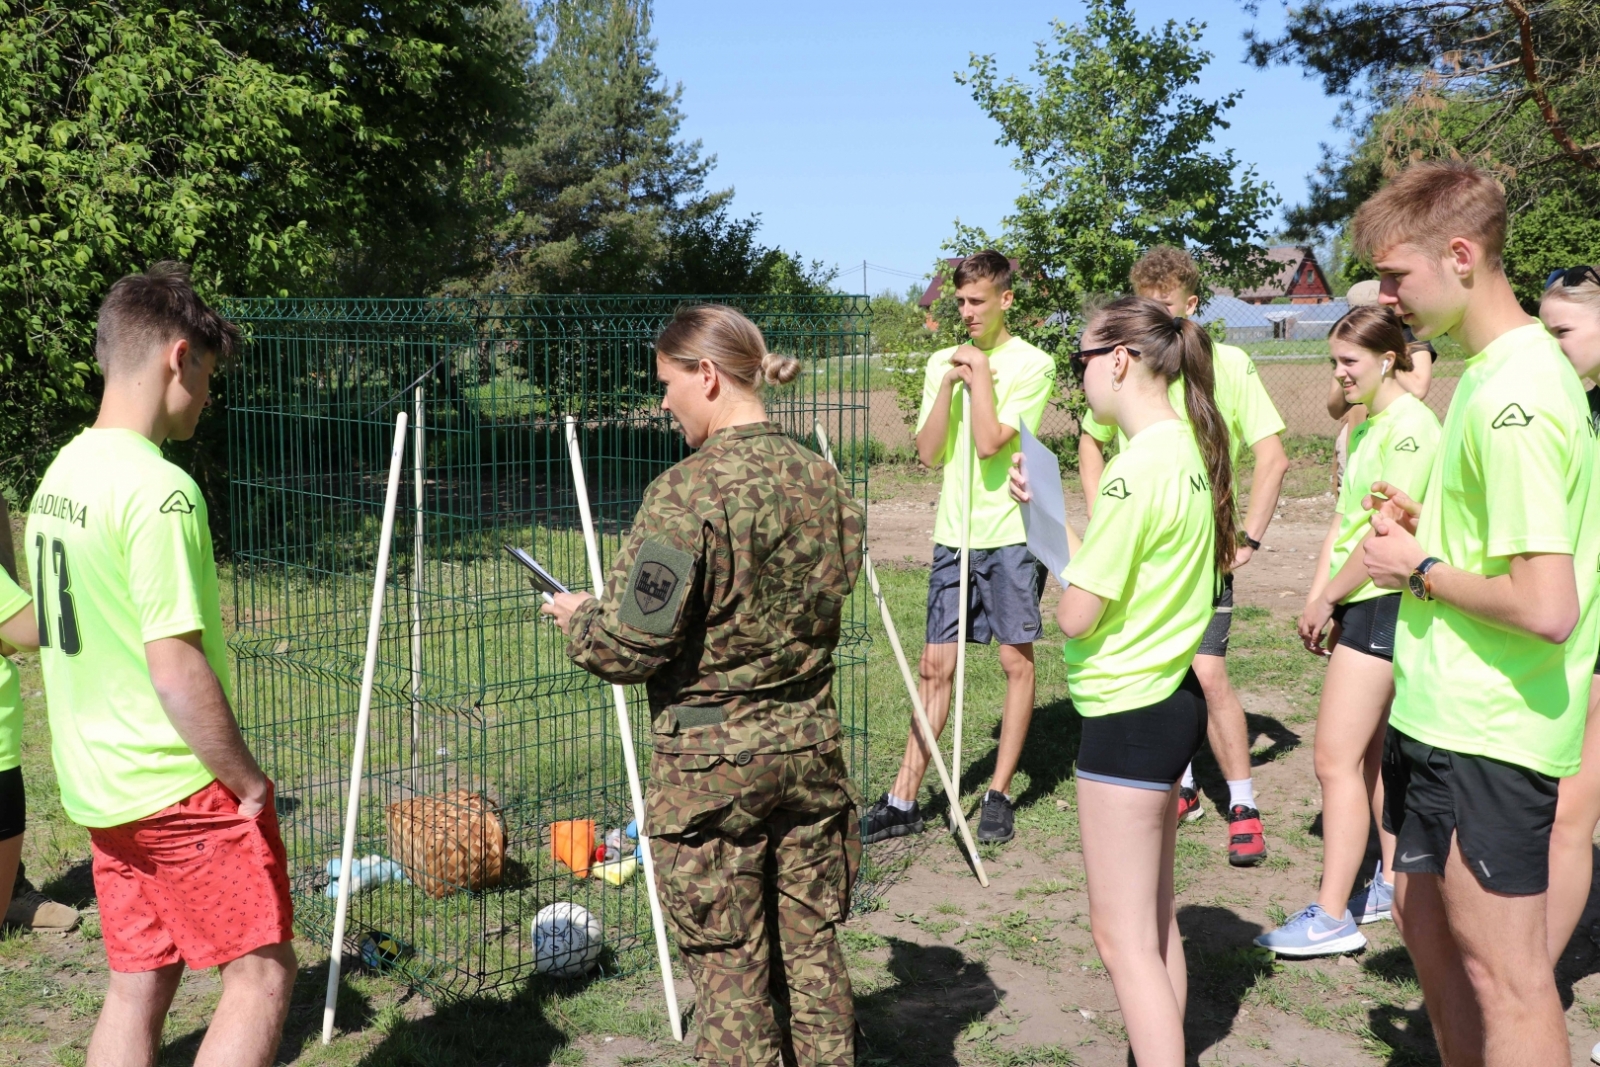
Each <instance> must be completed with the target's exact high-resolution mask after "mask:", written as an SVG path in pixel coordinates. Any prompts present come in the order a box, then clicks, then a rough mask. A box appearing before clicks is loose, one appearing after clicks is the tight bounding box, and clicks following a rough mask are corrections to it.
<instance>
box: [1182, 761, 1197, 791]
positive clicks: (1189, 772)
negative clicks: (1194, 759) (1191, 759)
mask: <svg viewBox="0 0 1600 1067" xmlns="http://www.w3.org/2000/svg"><path fill="white" fill-rule="evenodd" d="M1179 787H1180V788H1182V789H1193V788H1194V787H1195V785H1194V764H1192V763H1191V764H1189V766H1187V767H1185V768H1184V769H1183V781H1182V782H1181V783H1179Z"/></svg>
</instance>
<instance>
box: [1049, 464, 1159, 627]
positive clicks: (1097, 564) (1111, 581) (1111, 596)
mask: <svg viewBox="0 0 1600 1067" xmlns="http://www.w3.org/2000/svg"><path fill="white" fill-rule="evenodd" d="M1122 458H1123V457H1122V456H1120V455H1119V456H1117V457H1116V459H1113V460H1112V461H1111V462H1110V463H1109V464H1107V465H1106V470H1105V475H1104V477H1102V478H1101V480H1100V499H1099V500H1098V501H1096V502H1095V506H1094V518H1092V519H1090V520H1089V528H1088V529H1087V530H1085V531H1084V538H1083V544H1082V545H1080V546H1079V547H1078V554H1077V555H1075V556H1073V557H1072V562H1071V563H1068V564H1067V571H1066V575H1065V578H1066V581H1067V583H1068V584H1069V585H1075V586H1077V587H1078V588H1079V589H1085V590H1088V591H1089V592H1091V593H1093V594H1094V595H1095V596H1097V597H1100V598H1101V599H1102V600H1121V599H1123V597H1124V596H1126V595H1127V591H1128V583H1129V582H1130V581H1132V580H1133V572H1134V571H1135V570H1136V569H1137V568H1138V565H1139V559H1140V556H1141V551H1142V549H1141V546H1142V544H1143V542H1144V528H1145V518H1146V515H1147V514H1148V509H1149V507H1150V504H1151V501H1150V499H1149V496H1150V493H1149V489H1148V488H1147V487H1145V486H1142V485H1139V484H1138V479H1137V478H1136V477H1133V476H1132V475H1131V468H1130V467H1128V465H1126V464H1121V463H1119V462H1118V460H1120V459H1122Z"/></svg>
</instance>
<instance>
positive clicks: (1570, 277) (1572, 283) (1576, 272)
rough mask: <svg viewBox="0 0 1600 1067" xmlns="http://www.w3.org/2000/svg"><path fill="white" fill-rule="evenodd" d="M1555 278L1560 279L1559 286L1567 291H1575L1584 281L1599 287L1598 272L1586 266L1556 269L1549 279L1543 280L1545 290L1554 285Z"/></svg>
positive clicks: (1599, 272) (1599, 275) (1599, 273)
mask: <svg viewBox="0 0 1600 1067" xmlns="http://www.w3.org/2000/svg"><path fill="white" fill-rule="evenodd" d="M1557 278H1559V279H1561V284H1562V285H1564V286H1566V287H1567V288H1568V289H1576V288H1577V287H1578V286H1580V285H1582V284H1583V283H1584V282H1585V281H1592V282H1594V284H1595V285H1600V270H1596V269H1595V268H1594V267H1591V266H1588V265H1585V266H1581V267H1558V268H1557V269H1555V270H1553V271H1551V272H1550V277H1548V278H1546V279H1545V280H1544V287H1545V288H1546V289H1548V288H1550V287H1551V286H1552V285H1554V284H1555V283H1556V279H1557Z"/></svg>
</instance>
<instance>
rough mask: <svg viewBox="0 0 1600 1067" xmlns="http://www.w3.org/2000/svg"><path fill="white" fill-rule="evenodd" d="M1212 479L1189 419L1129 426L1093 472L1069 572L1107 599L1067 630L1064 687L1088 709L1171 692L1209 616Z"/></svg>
mask: <svg viewBox="0 0 1600 1067" xmlns="http://www.w3.org/2000/svg"><path fill="white" fill-rule="evenodd" d="M1215 539H1216V526H1215V522H1214V519H1213V517H1212V511H1211V484H1210V482H1209V481H1208V480H1207V478H1206V468H1205V464H1204V463H1203V462H1202V461H1201V459H1200V450H1199V449H1198V448H1197V447H1196V446H1195V443H1194V434H1193V433H1191V432H1190V430H1189V427H1188V424H1187V423H1184V422H1180V421H1178V420H1177V419H1168V420H1166V421H1164V422H1158V423H1156V424H1154V425H1153V426H1148V427H1146V428H1145V429H1144V430H1142V431H1140V432H1139V433H1138V434H1136V435H1134V437H1133V438H1132V440H1130V441H1129V442H1128V443H1127V445H1126V446H1124V447H1123V448H1122V450H1121V451H1119V452H1118V453H1117V454H1116V455H1115V456H1114V457H1112V459H1111V462H1110V463H1108V464H1106V471H1105V477H1104V478H1103V479H1101V482H1100V500H1099V502H1098V503H1097V504H1096V505H1095V509H1094V518H1093V519H1091V520H1089V527H1088V529H1087V530H1086V531H1085V533H1084V539H1083V545H1082V547H1080V548H1079V550H1078V554H1077V555H1075V556H1073V557H1072V562H1071V563H1069V564H1068V565H1067V571H1066V575H1065V577H1066V581H1067V582H1068V583H1069V584H1071V585H1075V586H1077V587H1078V588H1080V589H1086V590H1088V591H1089V592H1091V593H1093V594H1094V595H1095V596H1098V597H1100V598H1101V599H1103V600H1105V602H1106V606H1105V611H1104V613H1102V614H1101V616H1100V621H1099V623H1098V624H1097V625H1096V626H1095V628H1094V630H1093V631H1091V632H1090V633H1088V634H1086V635H1084V636H1083V637H1074V638H1068V639H1067V645H1066V660H1067V688H1068V690H1069V691H1070V692H1071V694H1072V703H1073V706H1074V707H1076V708H1077V709H1078V714H1080V715H1085V716H1090V717H1093V716H1097V715H1111V714H1113V713H1115V712H1119V711H1132V710H1133V709H1135V708H1142V707H1148V706H1149V705H1151V704H1154V703H1157V702H1158V701H1161V700H1165V699H1166V698H1167V697H1169V696H1171V695H1172V693H1173V691H1174V690H1176V689H1177V688H1178V685H1179V684H1180V683H1181V682H1182V681H1183V676H1184V672H1186V671H1187V670H1188V669H1189V664H1190V663H1191V662H1193V660H1194V654H1195V650H1196V649H1198V648H1199V647H1200V638H1201V636H1202V635H1203V634H1204V633H1205V630H1206V625H1207V624H1208V623H1209V622H1210V621H1211V615H1212V612H1213V608H1212V602H1213V598H1214V597H1215V596H1216V592H1217V590H1216V567H1215V565H1214V563H1213V561H1212V558H1211V551H1212V546H1213V544H1214V542H1215Z"/></svg>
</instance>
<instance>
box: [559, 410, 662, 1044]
mask: <svg viewBox="0 0 1600 1067" xmlns="http://www.w3.org/2000/svg"><path fill="white" fill-rule="evenodd" d="M567 454H568V456H569V457H570V458H571V460H572V483H573V485H574V487H575V488H576V489H577V494H578V514H579V516H580V517H581V518H582V520H583V547H584V549H585V551H586V552H587V554H588V557H589V581H590V583H591V584H592V585H593V587H594V595H595V596H601V595H603V594H604V593H605V575H604V574H603V573H602V572H601V570H600V541H599V538H597V537H596V536H595V530H594V516H593V515H591V514H590V512H589V484H588V479H586V478H585V477H584V473H583V455H582V453H581V452H580V451H579V449H578V420H577V418H576V417H574V416H572V415H568V416H567ZM611 696H612V699H613V700H614V701H615V702H616V705H617V733H618V735H619V736H620V737H621V739H622V762H623V765H624V766H625V767H626V768H627V770H628V794H629V796H630V798H631V799H632V801H633V819H634V824H635V825H636V826H638V828H639V857H640V860H641V862H642V864H643V866H644V887H645V894H646V895H647V896H648V897H649V898H650V925H651V926H653V927H654V928H655V935H656V960H657V962H658V963H659V964H660V966H661V990H662V992H663V993H664V994H665V995H666V998H667V1017H668V1018H669V1019H670V1020H671V1022H672V1037H673V1040H675V1041H682V1040H683V1015H682V1014H681V1013H680V1012H679V1011H678V990H677V987H675V986H674V985H673V984H672V955H671V953H670V952H669V950H668V948H667V927H666V922H665V921H664V920H663V918H662V915H661V897H660V896H659V895H658V894H657V893H656V863H655V858H654V857H653V856H652V855H651V849H650V837H649V835H648V834H647V833H646V832H645V821H644V790H643V789H642V788H640V785H639V758H638V756H637V754H636V753H635V752H634V750H633V726H632V725H631V723H630V721H629V718H628V694H627V691H626V690H624V689H623V688H622V686H620V685H613V686H612V687H611Z"/></svg>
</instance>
